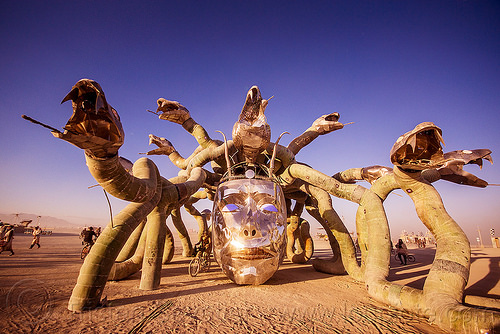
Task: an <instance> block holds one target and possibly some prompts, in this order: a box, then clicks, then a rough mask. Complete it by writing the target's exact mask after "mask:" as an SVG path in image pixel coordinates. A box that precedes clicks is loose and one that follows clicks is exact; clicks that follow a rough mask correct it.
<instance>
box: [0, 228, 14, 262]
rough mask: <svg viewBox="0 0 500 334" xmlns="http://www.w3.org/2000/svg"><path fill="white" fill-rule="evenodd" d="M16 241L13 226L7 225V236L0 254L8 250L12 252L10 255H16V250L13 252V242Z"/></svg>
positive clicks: (4, 238)
mask: <svg viewBox="0 0 500 334" xmlns="http://www.w3.org/2000/svg"><path fill="white" fill-rule="evenodd" d="M13 239H14V227H13V226H12V225H7V229H6V232H5V235H4V237H3V246H2V247H1V249H0V254H1V253H2V252H3V251H5V250H8V251H10V255H9V256H12V255H14V250H12V240H13Z"/></svg>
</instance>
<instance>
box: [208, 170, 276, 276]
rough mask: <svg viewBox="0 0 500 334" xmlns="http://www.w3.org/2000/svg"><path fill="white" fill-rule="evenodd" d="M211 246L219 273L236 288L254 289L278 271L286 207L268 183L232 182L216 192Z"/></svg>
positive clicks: (225, 183)
mask: <svg viewBox="0 0 500 334" xmlns="http://www.w3.org/2000/svg"><path fill="white" fill-rule="evenodd" d="M213 219H214V220H213V241H214V243H213V246H214V256H215V259H216V261H217V262H218V263H219V265H220V266H221V268H222V271H223V272H224V273H225V274H226V276H228V277H229V278H230V279H231V280H232V281H234V282H235V283H236V284H253V285H258V284H262V283H264V282H266V281H267V280H268V279H269V278H271V276H273V274H274V273H275V272H276V271H277V270H278V267H279V265H280V263H281V262H282V260H283V257H284V254H285V247H286V206H285V196H284V195H283V191H282V190H281V187H280V186H278V185H277V184H275V183H274V182H272V181H271V180H269V179H267V180H263V179H256V178H249V179H232V180H229V181H226V182H224V183H221V184H220V185H219V187H218V188H217V193H216V196H215V199H214V209H213Z"/></svg>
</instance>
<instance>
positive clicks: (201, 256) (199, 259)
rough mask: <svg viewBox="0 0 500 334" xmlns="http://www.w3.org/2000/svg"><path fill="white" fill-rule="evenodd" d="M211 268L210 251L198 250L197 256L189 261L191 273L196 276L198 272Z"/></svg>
mask: <svg viewBox="0 0 500 334" xmlns="http://www.w3.org/2000/svg"><path fill="white" fill-rule="evenodd" d="M209 268H210V253H207V252H204V251H198V252H197V253H196V257H195V258H194V259H192V260H191V262H189V268H188V271H189V275H191V276H192V277H196V275H198V273H199V272H200V271H201V272H206V271H208V269H209Z"/></svg>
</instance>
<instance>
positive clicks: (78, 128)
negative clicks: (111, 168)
mask: <svg viewBox="0 0 500 334" xmlns="http://www.w3.org/2000/svg"><path fill="white" fill-rule="evenodd" d="M69 100H71V102H72V105H73V114H72V115H71V117H70V119H69V120H68V122H67V123H66V125H65V126H64V130H65V131H64V133H61V132H55V131H53V132H52V134H53V135H54V136H55V137H57V138H60V139H63V140H65V141H67V142H69V143H71V144H73V145H75V146H77V147H79V148H82V149H84V150H85V152H86V153H88V154H90V155H91V156H95V157H98V158H106V157H110V156H114V155H116V154H117V153H118V149H119V148H120V147H121V146H122V145H123V140H124V132H123V128H122V124H121V122H120V117H119V116H118V113H117V112H116V110H115V109H113V107H111V106H110V105H109V104H108V102H107V101H106V97H105V96H104V91H103V90H102V88H101V86H100V85H99V84H98V83H97V82H95V81H93V80H89V79H81V80H79V81H78V82H77V83H76V84H75V85H74V86H73V88H72V89H71V91H70V92H69V93H68V94H67V95H66V96H65V97H64V99H63V100H62V102H61V104H62V103H64V102H66V101H69Z"/></svg>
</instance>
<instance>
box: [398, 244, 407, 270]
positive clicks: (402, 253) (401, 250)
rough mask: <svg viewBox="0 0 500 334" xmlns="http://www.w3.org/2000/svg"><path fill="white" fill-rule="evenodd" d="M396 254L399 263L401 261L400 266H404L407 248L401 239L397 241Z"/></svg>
mask: <svg viewBox="0 0 500 334" xmlns="http://www.w3.org/2000/svg"><path fill="white" fill-rule="evenodd" d="M396 252H397V253H396V254H397V255H398V258H399V261H401V264H402V265H406V256H407V255H408V248H407V247H406V245H405V244H404V242H403V240H402V239H399V240H398V243H397V244H396ZM403 262H404V263H403Z"/></svg>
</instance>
